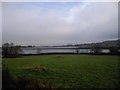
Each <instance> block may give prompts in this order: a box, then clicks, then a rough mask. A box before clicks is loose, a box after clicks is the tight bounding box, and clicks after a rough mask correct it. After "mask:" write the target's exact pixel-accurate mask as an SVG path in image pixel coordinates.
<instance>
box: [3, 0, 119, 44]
mask: <svg viewBox="0 0 120 90" xmlns="http://www.w3.org/2000/svg"><path fill="white" fill-rule="evenodd" d="M32 8H33V9H31V10H28V11H27V10H19V9H16V8H15V7H14V6H11V5H9V4H3V42H7V41H12V42H15V43H16V44H21V43H22V44H36V45H52V44H53V45H57V44H67V43H73V44H74V43H84V42H95V41H99V40H101V41H103V40H108V39H115V38H117V37H118V36H117V34H118V22H117V20H118V12H117V8H118V7H117V3H109V2H108V3H85V4H82V5H81V4H80V5H78V4H77V5H76V6H74V7H71V8H70V9H69V10H68V11H67V12H63V11H56V10H55V11H54V10H53V11H52V10H51V11H47V12H46V13H44V15H43V14H42V11H41V7H38V6H32ZM62 8H63V7H62Z"/></svg>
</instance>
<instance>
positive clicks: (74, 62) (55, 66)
mask: <svg viewBox="0 0 120 90" xmlns="http://www.w3.org/2000/svg"><path fill="white" fill-rule="evenodd" d="M3 64H5V66H6V67H7V68H8V69H9V71H10V74H11V75H12V76H13V77H14V78H15V79H17V78H20V77H30V78H35V79H37V80H40V81H41V82H43V83H50V84H52V85H54V86H55V87H63V88H116V87H118V57H117V56H97V55H43V56H42V55H41V56H24V57H21V58H4V59H3ZM3 68H4V67H3Z"/></svg>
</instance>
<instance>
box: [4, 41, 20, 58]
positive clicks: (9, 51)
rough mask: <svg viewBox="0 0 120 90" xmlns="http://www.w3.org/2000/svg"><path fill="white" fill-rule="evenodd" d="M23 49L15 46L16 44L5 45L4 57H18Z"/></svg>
mask: <svg viewBox="0 0 120 90" xmlns="http://www.w3.org/2000/svg"><path fill="white" fill-rule="evenodd" d="M20 52H21V49H20V47H19V46H15V45H14V43H4V44H3V45H2V55H3V57H18V56H19V55H20Z"/></svg>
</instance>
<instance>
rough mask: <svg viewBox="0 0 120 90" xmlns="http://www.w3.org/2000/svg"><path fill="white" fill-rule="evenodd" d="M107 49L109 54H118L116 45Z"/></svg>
mask: <svg viewBox="0 0 120 90" xmlns="http://www.w3.org/2000/svg"><path fill="white" fill-rule="evenodd" d="M109 50H110V53H111V54H114V55H118V54H119V49H118V47H110V48H109Z"/></svg>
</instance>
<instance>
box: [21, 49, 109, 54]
mask: <svg viewBox="0 0 120 90" xmlns="http://www.w3.org/2000/svg"><path fill="white" fill-rule="evenodd" d="M90 52H91V49H79V53H90ZM109 52H110V51H109V49H103V50H102V53H109ZM40 53H76V50H75V49H42V50H39V51H38V50H31V49H29V50H28V49H25V50H24V49H23V50H22V54H40Z"/></svg>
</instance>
